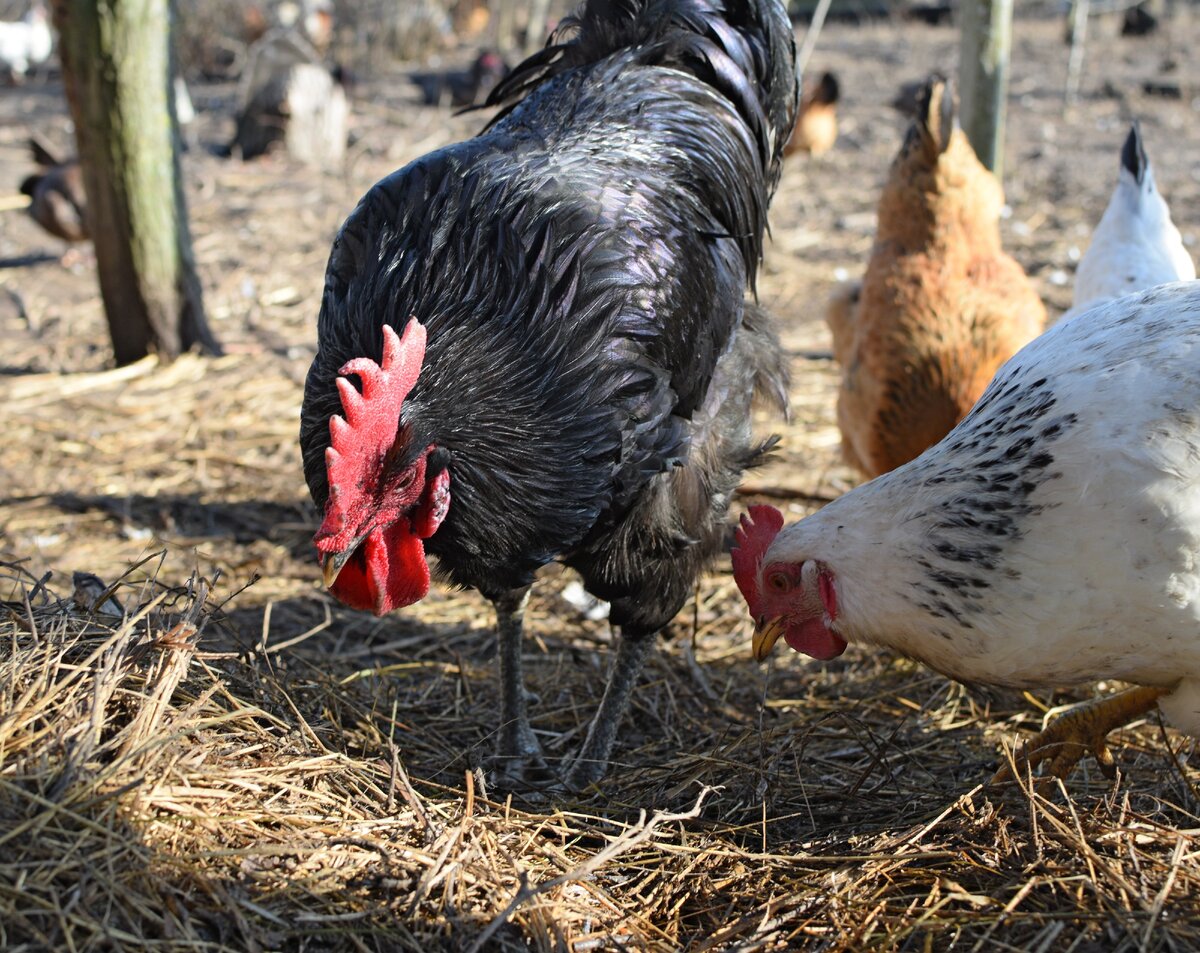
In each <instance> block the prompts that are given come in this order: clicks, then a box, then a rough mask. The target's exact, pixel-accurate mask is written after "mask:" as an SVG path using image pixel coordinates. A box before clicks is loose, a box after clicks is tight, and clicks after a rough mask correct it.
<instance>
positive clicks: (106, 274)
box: [54, 0, 220, 364]
mask: <svg viewBox="0 0 1200 953" xmlns="http://www.w3.org/2000/svg"><path fill="white" fill-rule="evenodd" d="M173 18H174V9H173V6H172V3H171V2H170V0H55V2H54V24H55V26H56V27H57V29H58V32H59V38H60V39H59V56H60V58H61V60H62V72H63V83H64V85H65V87H66V93H67V101H68V103H69V104H70V107H71V116H72V118H73V119H74V121H75V139H76V143H77V145H78V148H79V159H80V164H81V165H82V167H83V179H84V187H85V189H86V191H87V197H88V228H89V230H90V231H91V234H92V242H93V243H94V245H95V248H96V268H97V271H98V272H99V277H100V293H101V296H102V297H103V299H104V310H105V313H106V314H107V316H108V326H109V332H110V334H111V336H112V342H113V353H114V354H115V356H116V360H117V364H128V363H130V362H132V361H136V360H138V359H139V358H142V357H144V356H146V355H147V354H150V353H157V354H158V355H159V356H160V357H162V358H163V359H165V360H171V359H174V358H175V357H177V356H178V355H179V354H180V353H182V352H183V351H186V350H188V349H190V348H192V347H198V348H200V349H201V350H203V351H205V352H207V353H219V350H220V348H219V345H218V344H217V341H216V339H215V338H214V337H213V335H212V332H211V331H210V330H209V328H208V324H207V322H206V320H205V317H204V303H203V299H202V296H201V292H200V281H199V279H198V277H197V275H196V265H195V261H194V259H193V257H192V240H191V235H190V233H189V231H188V221H187V206H186V204H185V201H184V196H183V180H182V176H181V174H180V166H179V151H180V150H179V130H178V123H177V121H176V119H175V108H174V102H173V99H174V94H173V91H172V83H171V76H172V62H171V60H172V54H171V48H170V36H171V21H172V19H173Z"/></svg>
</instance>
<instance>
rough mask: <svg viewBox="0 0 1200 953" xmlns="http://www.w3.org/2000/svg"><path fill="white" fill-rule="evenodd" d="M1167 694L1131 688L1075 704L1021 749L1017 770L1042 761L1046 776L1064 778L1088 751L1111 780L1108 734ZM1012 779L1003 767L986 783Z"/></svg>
mask: <svg viewBox="0 0 1200 953" xmlns="http://www.w3.org/2000/svg"><path fill="white" fill-rule="evenodd" d="M1169 692H1170V689H1168V688H1146V687H1139V688H1130V689H1128V690H1126V691H1123V692H1118V693H1117V694H1116V695H1110V696H1109V697H1108V698H1099V699H1097V700H1095V701H1091V702H1085V703H1084V704H1082V705H1077V706H1076V707H1075V708H1072V709H1071V710H1070V711H1068V712H1066V713H1064V714H1062V715H1060V716H1059V717H1058V718H1056V719H1055V720H1054V721H1053V722H1052V723H1051V724H1050V725H1048V726H1047V727H1046V729H1045V731H1043V732H1042V733H1041V734H1039V735H1038V736H1037V737H1036V738H1034V739H1033V740H1032V741H1031V742H1029V743H1028V744H1027V745H1025V746H1024V747H1023V748H1022V749H1021V753H1020V754H1019V755H1018V756H1017V758H1016V766H1017V769H1018V770H1019V771H1021V772H1025V771H1028V770H1030V769H1031V768H1034V767H1036V766H1037V765H1039V764H1042V763H1043V762H1045V763H1046V768H1045V771H1044V772H1043V775H1044V776H1045V777H1047V778H1049V777H1055V778H1066V776H1067V775H1068V774H1069V773H1070V772H1071V769H1072V768H1073V767H1075V765H1076V764H1078V763H1079V761H1080V760H1081V759H1082V758H1083V757H1084V755H1086V754H1087V753H1088V752H1089V751H1090V752H1091V753H1092V754H1093V755H1095V757H1096V761H1097V762H1099V764H1100V770H1101V771H1102V772H1104V776H1105V777H1108V778H1111V777H1113V776H1114V774H1115V773H1116V768H1115V766H1114V761H1113V756H1112V752H1111V751H1109V749H1108V733H1109V732H1110V731H1115V730H1116V729H1117V728H1121V727H1124V726H1125V725H1127V724H1129V723H1130V722H1131V721H1133V720H1134V719H1135V718H1139V717H1141V716H1142V715H1144V714H1146V712H1148V711H1150V710H1151V709H1152V708H1154V706H1155V705H1157V704H1158V700H1159V698H1161V697H1162V696H1163V695H1166V694H1168V693H1169ZM1012 779H1013V771H1012V766H1011V765H1007V764H1006V765H1004V767H1002V768H1001V769H1000V770H999V771H997V772H996V773H995V774H994V775H993V776H992V780H991V781H989V782H988V783H989V784H1002V783H1004V782H1006V781H1011V780H1012Z"/></svg>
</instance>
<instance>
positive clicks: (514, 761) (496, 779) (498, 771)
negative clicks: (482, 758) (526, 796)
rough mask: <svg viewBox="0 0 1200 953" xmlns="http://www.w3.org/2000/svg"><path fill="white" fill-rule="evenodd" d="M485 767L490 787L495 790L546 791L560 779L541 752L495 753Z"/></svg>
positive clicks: (514, 791)
mask: <svg viewBox="0 0 1200 953" xmlns="http://www.w3.org/2000/svg"><path fill="white" fill-rule="evenodd" d="M484 769H485V770H486V771H487V779H488V787H489V788H490V789H492V790H495V791H506V792H513V793H519V792H523V793H528V792H530V791H546V790H550V789H552V788H554V787H555V785H556V782H557V781H558V778H557V777H556V776H555V774H554V772H553V771H551V770H550V768H549V767H548V766H547V765H546V762H545V760H544V759H543V758H542V756H541V755H540V754H515V755H501V754H494V755H492V756H491V757H490V758H488V759H487V761H486V762H485V763H484Z"/></svg>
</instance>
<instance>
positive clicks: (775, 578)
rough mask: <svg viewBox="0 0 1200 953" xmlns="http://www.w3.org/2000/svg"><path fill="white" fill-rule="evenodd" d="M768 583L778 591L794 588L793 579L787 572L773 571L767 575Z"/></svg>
mask: <svg viewBox="0 0 1200 953" xmlns="http://www.w3.org/2000/svg"><path fill="white" fill-rule="evenodd" d="M767 585H768V586H770V587H771V588H772V589H774V590H775V591H776V592H787V591H788V590H789V589H790V588H792V580H790V579H789V578H788V577H787V574H786V573H782V572H773V573H771V574H770V575H769V576H767Z"/></svg>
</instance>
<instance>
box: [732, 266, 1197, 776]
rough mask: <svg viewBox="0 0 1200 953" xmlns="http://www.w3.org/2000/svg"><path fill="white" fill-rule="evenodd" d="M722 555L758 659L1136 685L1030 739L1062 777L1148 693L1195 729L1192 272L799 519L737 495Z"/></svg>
mask: <svg viewBox="0 0 1200 953" xmlns="http://www.w3.org/2000/svg"><path fill="white" fill-rule="evenodd" d="M733 567H734V575H735V577H736V579H737V583H738V587H739V588H740V589H741V592H742V594H743V596H744V597H745V599H746V601H747V603H748V604H749V607H750V613H751V615H752V616H753V617H754V620H755V626H756V628H755V635H754V643H753V650H754V655H755V657H756V658H758V659H760V660H761V659H763V658H765V657H766V655H767V653H768V652H769V651H770V650H771V648H772V646H773V645H774V644H775V642H776V641H777V640H778V639H780V638H783V639H784V640H785V641H786V642H787V644H788V645H790V646H791V647H792V648H793V649H795V650H796V651H798V652H803V653H805V654H808V655H811V656H813V657H814V658H818V659H830V658H833V657H835V656H837V655H840V654H841V653H842V652H843V651H844V650H845V648H846V646H847V645H848V644H857V645H878V646H883V647H886V648H889V649H892V650H893V651H896V652H898V653H901V654H903V655H906V656H909V657H911V658H914V659H918V660H919V661H922V662H924V663H925V664H927V665H929V666H930V667H932V668H934V669H936V670H937V671H939V672H941V673H943V674H944V675H947V676H950V677H951V678H955V679H959V680H962V681H965V682H979V683H987V684H991V685H1000V686H1008V687H1013V688H1033V687H1044V686H1059V685H1066V684H1078V683H1083V682H1090V681H1098V680H1101V679H1121V680H1123V681H1127V682H1131V683H1133V684H1134V685H1136V686H1138V687H1136V688H1133V689H1130V690H1128V691H1125V692H1121V693H1119V694H1116V695H1113V696H1110V697H1107V698H1103V699H1100V700H1098V701H1094V702H1089V703H1086V704H1084V705H1083V706H1080V707H1078V708H1076V709H1074V710H1073V711H1071V712H1068V713H1066V714H1064V715H1063V716H1062V717H1060V718H1059V719H1058V721H1056V722H1054V723H1053V724H1051V725H1050V726H1049V727H1048V728H1047V729H1046V731H1045V732H1043V733H1042V735H1040V736H1039V738H1038V739H1037V740H1035V741H1034V742H1033V743H1032V744H1031V746H1030V749H1029V762H1030V763H1031V764H1036V763H1039V762H1041V761H1043V760H1046V759H1052V760H1051V761H1050V764H1049V765H1048V771H1049V772H1050V773H1053V774H1056V775H1058V776H1060V777H1061V776H1063V775H1065V773H1066V772H1067V771H1069V769H1070V768H1071V766H1072V765H1074V764H1075V762H1076V761H1078V760H1079V758H1080V757H1081V756H1082V755H1083V753H1084V749H1090V750H1091V751H1093V752H1095V753H1096V755H1097V757H1098V758H1099V759H1100V762H1101V765H1102V767H1104V768H1105V769H1106V770H1108V769H1110V768H1111V765H1112V760H1111V755H1109V753H1108V751H1107V748H1106V747H1105V736H1106V734H1107V733H1108V732H1109V731H1111V730H1113V729H1114V728H1117V727H1120V726H1122V725H1124V724H1127V723H1128V722H1130V721H1132V720H1133V719H1134V718H1136V717H1138V716H1139V715H1141V714H1143V713H1145V712H1147V711H1149V710H1150V709H1152V708H1153V707H1154V705H1155V703H1156V702H1157V703H1158V704H1159V706H1160V707H1161V708H1162V710H1163V712H1164V713H1165V714H1166V716H1167V717H1168V718H1169V719H1170V720H1171V721H1172V722H1173V723H1174V724H1175V725H1176V726H1177V727H1178V728H1180V729H1181V730H1183V731H1185V732H1188V733H1190V734H1193V735H1196V736H1200V284H1196V283H1194V282H1192V283H1188V282H1181V283H1174V284H1169V285H1163V286H1160V287H1157V288H1154V289H1150V290H1147V291H1143V292H1141V293H1137V294H1133V295H1129V296H1126V297H1122V298H1119V299H1117V300H1115V301H1111V302H1108V303H1106V304H1101V305H1099V306H1097V307H1096V308H1094V309H1091V310H1089V311H1087V312H1085V313H1083V314H1080V315H1079V316H1078V317H1076V318H1074V319H1071V320H1066V321H1063V322H1060V323H1059V324H1058V325H1056V326H1055V327H1053V328H1051V329H1050V330H1049V331H1047V332H1046V333H1045V334H1043V335H1042V336H1041V337H1039V338H1037V339H1035V340H1034V341H1032V342H1031V343H1030V344H1028V345H1027V346H1026V347H1025V348H1023V349H1022V350H1021V351H1019V352H1018V353H1017V354H1016V355H1015V356H1014V357H1013V358H1012V359H1011V360H1010V361H1009V362H1008V363H1007V364H1005V365H1004V366H1003V367H1002V368H1001V369H1000V371H999V372H998V373H997V375H996V378H995V379H994V380H993V381H992V383H991V385H990V386H989V387H988V389H987V390H986V391H985V393H984V395H983V397H982V398H981V399H980V401H979V403H978V404H976V405H975V407H974V409H973V410H972V411H971V412H970V414H969V415H968V416H967V417H966V418H964V419H963V420H962V422H961V423H959V424H958V426H957V427H955V428H954V430H952V431H951V432H950V433H949V434H948V435H947V436H946V437H945V438H944V439H943V440H942V441H941V442H940V443H938V444H936V445H935V446H933V447H931V448H930V449H929V450H927V451H926V452H925V453H923V454H922V455H921V456H919V457H917V458H916V459H915V460H913V461H911V462H910V463H907V464H905V465H904V466H902V467H900V468H898V469H896V470H894V471H892V472H890V473H886V474H884V475H883V476H880V477H878V478H877V479H875V480H872V481H871V482H870V483H866V484H864V485H862V486H860V487H858V488H856V489H854V490H851V491H850V492H849V493H847V494H845V495H844V496H842V497H841V498H839V499H837V500H835V501H834V502H832V503H830V504H829V505H828V506H826V507H825V508H824V509H822V510H820V511H819V512H817V513H815V514H813V515H812V516H809V517H808V518H806V519H804V520H801V521H800V522H798V523H795V524H793V525H791V526H787V527H785V526H784V520H783V517H782V515H781V514H780V513H779V512H778V511H777V510H775V509H774V508H773V507H770V506H755V507H751V510H750V517H749V518H747V517H743V518H742V525H741V528H740V529H739V531H738V533H737V544H736V548H735V549H734V551H733ZM1002 773H1003V772H1002ZM999 777H1000V776H999V775H998V776H997V779H999Z"/></svg>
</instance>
